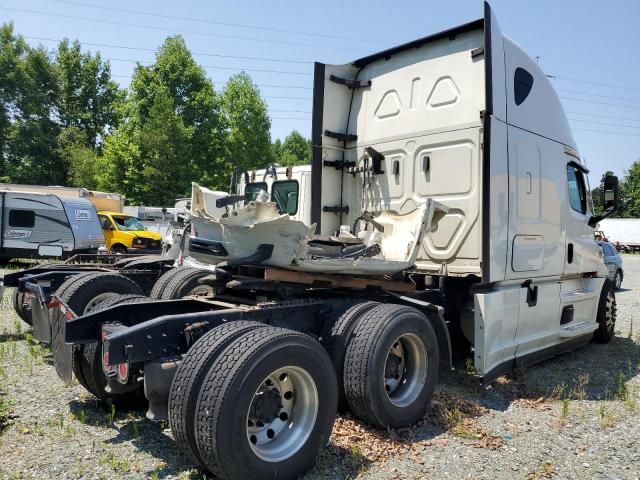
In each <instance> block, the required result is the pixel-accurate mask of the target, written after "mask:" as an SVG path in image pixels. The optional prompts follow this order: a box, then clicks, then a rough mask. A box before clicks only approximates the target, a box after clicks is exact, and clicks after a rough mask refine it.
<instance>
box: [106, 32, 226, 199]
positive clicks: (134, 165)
mask: <svg viewBox="0 0 640 480" xmlns="http://www.w3.org/2000/svg"><path fill="white" fill-rule="evenodd" d="M122 117H123V122H122V124H121V125H120V127H118V129H116V130H115V131H114V132H113V135H112V136H110V137H109V138H107V139H106V140H105V145H104V155H103V158H102V159H101V160H100V164H101V165H102V166H101V170H103V172H102V173H100V174H99V175H98V177H99V181H98V183H99V185H100V186H101V188H102V187H109V188H111V189H116V190H118V191H121V192H123V193H124V194H125V195H126V196H127V197H128V198H129V199H130V200H131V201H133V202H144V203H147V204H149V203H156V204H157V203H162V204H168V203H172V202H173V200H174V198H175V196H176V195H179V196H182V195H185V194H186V193H188V192H189V190H190V182H191V181H198V182H201V183H204V184H205V185H213V186H215V187H218V186H220V185H221V182H220V179H224V178H225V177H226V172H224V171H223V170H224V169H225V166H226V163H225V137H226V127H225V121H224V117H223V115H222V114H221V106H220V98H219V96H218V95H216V93H215V91H214V89H213V84H212V82H211V80H209V79H208V78H207V77H206V75H205V72H204V70H203V68H202V67H201V66H199V65H198V64H197V62H196V61H195V60H194V59H193V57H192V55H191V53H190V52H189V50H188V49H187V47H186V45H185V43H184V40H183V39H182V38H181V37H179V36H176V37H169V38H167V39H166V41H165V42H164V44H163V45H162V46H161V47H160V48H159V49H158V52H157V54H156V62H155V63H154V64H153V65H149V66H141V65H138V67H136V70H135V72H134V76H133V79H132V82H131V87H130V90H129V96H128V97H127V100H126V102H125V104H124V106H123V108H122ZM111 137H114V138H111ZM178 167H179V168H178ZM225 188H226V185H225Z"/></svg>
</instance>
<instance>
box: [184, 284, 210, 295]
mask: <svg viewBox="0 0 640 480" xmlns="http://www.w3.org/2000/svg"><path fill="white" fill-rule="evenodd" d="M191 295H193V296H196V297H198V296H205V295H213V288H211V287H210V286H209V285H198V286H197V287H194V288H192V289H191V290H190V291H189V293H188V294H187V296H191Z"/></svg>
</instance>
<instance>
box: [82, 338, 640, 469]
mask: <svg viewBox="0 0 640 480" xmlns="http://www.w3.org/2000/svg"><path fill="white" fill-rule="evenodd" d="M639 369H640V345H638V344H637V343H635V342H634V341H633V339H632V338H631V335H629V336H628V337H615V338H614V339H613V341H612V342H611V343H610V344H607V345H599V344H595V343H592V344H589V345H587V346H585V347H583V348H580V349H578V350H575V351H573V352H569V353H567V354H563V355H560V356H557V357H554V358H552V359H549V360H546V361H544V362H541V363H539V364H537V365H535V366H532V367H530V368H528V369H523V370H519V371H517V372H514V373H511V374H508V375H505V376H503V377H500V378H499V379H498V380H497V381H496V382H494V383H493V384H491V385H490V386H489V387H487V388H484V387H481V386H480V385H479V383H478V380H477V378H476V377H475V376H473V375H472V374H470V373H467V372H465V371H464V370H463V369H459V370H455V371H451V370H448V369H442V370H441V372H440V382H439V383H440V388H439V391H438V392H437V393H436V394H435V395H434V402H433V406H432V409H431V410H430V412H429V413H428V415H427V416H426V417H425V418H424V419H423V420H422V421H421V422H419V423H418V424H417V425H415V426H413V427H411V428H406V429H399V430H393V431H391V430H386V431H385V430H378V429H375V428H371V427H369V426H367V425H364V424H362V423H361V422H359V421H357V420H355V419H353V418H352V417H351V416H350V415H341V416H338V418H337V419H336V423H335V426H334V430H333V433H332V436H331V441H330V443H329V445H328V446H327V447H326V448H325V449H323V450H322V452H320V454H319V456H318V461H317V465H316V467H315V468H314V469H313V470H311V471H310V472H309V473H308V474H307V475H306V476H305V478H308V479H315V478H327V477H332V478H353V477H356V476H357V475H358V474H361V473H363V472H365V471H366V470H367V469H368V468H369V467H370V466H371V465H372V464H374V463H375V462H381V461H386V460H389V459H393V458H396V457H398V456H400V455H406V454H407V453H408V452H411V451H415V449H416V447H420V448H428V446H430V445H433V444H436V445H437V444H438V443H439V442H446V440H444V439H442V438H439V437H440V436H441V435H442V434H443V433H445V432H450V433H452V434H453V435H455V436H456V437H458V438H460V439H461V441H463V442H465V443H467V444H472V445H473V446H474V447H476V448H488V449H492V450H495V449H499V448H501V447H502V446H503V445H504V441H503V439H502V438H501V437H496V436H493V435H490V434H488V433H486V432H484V431H483V430H482V429H481V428H480V426H479V424H478V422H477V420H478V419H479V418H480V417H482V416H483V415H485V414H487V413H489V412H490V411H491V410H498V411H504V410H506V409H507V408H508V407H509V406H510V404H511V403H512V402H514V401H518V400H523V399H526V400H534V401H535V400H537V401H540V400H541V398H544V399H552V400H560V399H565V398H568V399H572V400H592V401H600V400H614V399H619V397H618V396H619V395H620V393H621V391H623V390H624V389H625V385H626V382H628V381H629V380H630V379H631V378H633V377H635V376H636V375H638V373H639ZM70 409H71V412H72V413H73V414H74V415H75V416H76V418H81V419H82V420H83V421H84V422H85V423H87V424H91V425H97V426H102V427H107V428H113V429H115V430H116V431H117V434H116V436H115V437H113V438H112V439H111V440H109V442H108V443H112V444H120V443H131V444H133V445H134V446H135V447H137V448H138V449H140V450H141V451H144V452H147V453H149V454H150V455H152V456H153V457H155V458H157V459H158V461H159V462H162V465H164V467H163V468H162V469H160V470H159V471H157V472H156V473H157V474H158V477H159V478H165V477H168V476H178V475H180V474H183V475H184V472H185V471H190V472H191V473H192V476H191V478H203V477H204V476H205V474H204V472H203V471H200V470H198V469H197V468H196V467H195V465H194V464H193V462H192V461H190V459H189V458H188V457H187V456H185V455H184V454H183V453H182V452H181V451H180V450H179V449H178V447H177V446H176V444H175V443H174V441H173V439H172V438H171V436H170V433H169V432H168V430H167V425H166V423H165V424H158V423H154V422H151V421H149V420H147V419H146V418H145V416H144V411H143V410H132V411H125V410H122V409H120V410H115V411H114V410H111V409H110V407H109V406H108V405H106V406H105V405H104V404H101V403H99V402H97V401H96V400H85V401H74V402H72V403H71V404H70Z"/></svg>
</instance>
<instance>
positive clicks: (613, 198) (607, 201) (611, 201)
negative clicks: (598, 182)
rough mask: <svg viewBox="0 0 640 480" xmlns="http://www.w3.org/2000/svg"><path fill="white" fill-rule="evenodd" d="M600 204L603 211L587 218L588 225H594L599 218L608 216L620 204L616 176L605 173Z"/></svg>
mask: <svg viewBox="0 0 640 480" xmlns="http://www.w3.org/2000/svg"><path fill="white" fill-rule="evenodd" d="M602 206H603V207H604V213H603V214H602V215H598V216H594V217H591V218H590V219H589V226H590V227H595V226H596V225H597V224H598V222H599V221H600V220H604V219H605V218H607V217H610V216H611V215H613V214H614V213H616V210H617V209H618V207H619V206H620V186H619V184H618V177H616V176H615V175H607V176H606V177H604V179H603V181H602Z"/></svg>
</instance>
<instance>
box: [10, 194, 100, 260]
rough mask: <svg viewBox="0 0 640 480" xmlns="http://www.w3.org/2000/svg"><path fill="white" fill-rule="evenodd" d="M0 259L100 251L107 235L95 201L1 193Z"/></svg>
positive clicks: (63, 255)
mask: <svg viewBox="0 0 640 480" xmlns="http://www.w3.org/2000/svg"><path fill="white" fill-rule="evenodd" d="M0 225H1V228H0V231H1V232H2V236H1V237H0V261H4V262H7V261H9V260H11V259H12V258H47V257H61V258H65V257H69V256H71V255H75V254H77V253H97V251H98V248H99V247H100V246H101V245H104V237H103V235H102V229H101V228H100V222H99V221H98V215H97V214H96V209H95V207H94V206H93V204H92V203H91V202H90V201H88V200H85V199H82V198H72V197H64V196H61V195H55V194H47V193H34V192H28V191H25V192H19V191H10V192H0Z"/></svg>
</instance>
